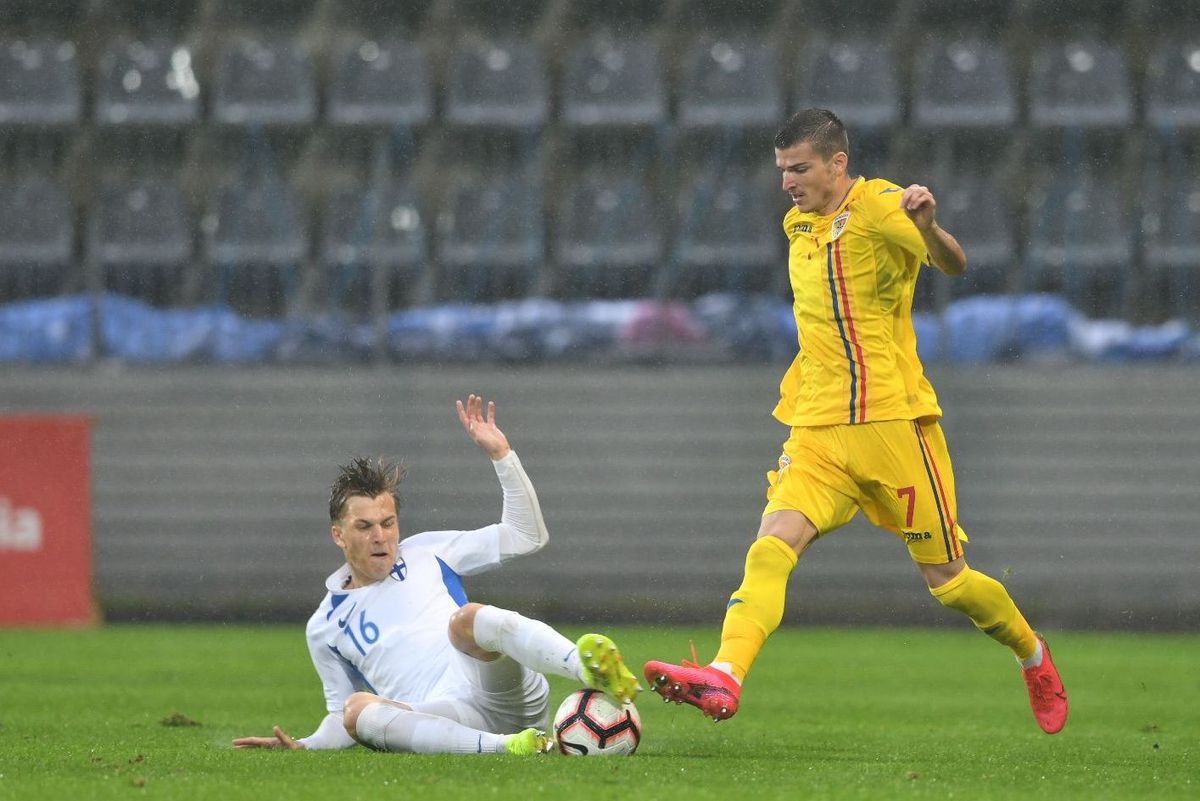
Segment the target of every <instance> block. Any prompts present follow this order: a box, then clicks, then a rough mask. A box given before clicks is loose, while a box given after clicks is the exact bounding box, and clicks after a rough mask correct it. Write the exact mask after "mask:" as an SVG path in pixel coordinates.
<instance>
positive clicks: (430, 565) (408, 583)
mask: <svg viewBox="0 0 1200 801" xmlns="http://www.w3.org/2000/svg"><path fill="white" fill-rule="evenodd" d="M493 465H494V466H495V468H496V474H497V476H498V477H499V478H500V484H501V487H502V489H503V490H504V510H503V513H502V515H501V519H500V523H497V524H493V525H490V526H486V527H484V528H481V529H476V530H474V531H428V532H425V533H423V534H416V535H414V536H411V537H408V538H406V539H404V540H402V541H401V542H400V548H399V550H398V552H397V557H396V564H395V566H394V567H393V568H392V571H391V573H390V574H389V575H388V577H387V578H385V579H383V580H382V581H377V582H375V583H374V584H370V585H368V586H366V587H358V588H355V589H344V587H345V585H346V584H347V583H348V578H349V576H350V568H349V566H348V565H343V566H342V567H341V568H339V569H338V570H337V571H336V572H334V573H333V575H331V576H330V577H329V578H328V579H326V581H325V586H326V589H327V590H328V592H327V593H326V595H325V598H324V600H323V601H321V605H320V606H318V607H317V611H316V612H314V613H313V616H312V617H311V618H310V619H309V621H308V626H307V628H306V630H305V633H306V635H307V638H308V649H309V653H310V654H311V655H312V660H313V664H314V665H315V666H316V669H317V673H318V674H319V675H320V677H321V683H322V684H323V685H324V689H325V708H326V710H327V711H328V712H329V715H328V716H327V719H328V718H332V717H333V716H337V718H338V720H340V715H341V712H342V708H343V705H344V704H345V701H346V699H347V698H348V697H349V696H350V694H351V693H353V692H355V691H356V690H366V691H368V692H372V693H375V694H376V695H380V696H383V697H385V698H391V699H394V700H397V701H405V702H411V703H419V702H422V701H426V700H429V699H431V698H438V697H440V696H445V695H449V694H451V693H452V690H453V689H454V688H458V687H461V686H462V685H463V683H464V682H465V681H466V679H465V677H464V676H463V675H462V673H461V670H460V668H459V667H458V664H457V660H456V659H455V658H454V652H453V648H454V646H452V645H451V644H450V639H449V634H448V632H447V626H448V623H449V619H450V616H451V615H452V614H453V613H454V611H455V610H456V609H458V608H459V607H460V606H462V605H464V604H465V603H467V595H466V591H465V590H464V588H463V583H462V577H463V576H470V575H474V574H477V573H483V572H485V571H487V570H491V569H492V568H495V567H498V566H499V565H500V564H502V563H503V562H505V561H507V560H508V559H509V558H512V557H514V556H518V555H521V554H526V553H532V552H534V551H536V550H538V549H539V548H541V547H542V545H544V544H545V542H546V540H547V534H546V528H545V524H544V523H543V521H542V516H541V510H540V508H539V507H538V502H537V495H536V493H535V492H534V490H533V486H532V484H531V483H530V482H529V478H528V476H526V475H525V471H524V470H523V469H522V467H521V462H520V460H519V459H518V458H517V455H516V453H515V452H510V453H509V454H508V455H507V456H505V457H504V458H503V459H500V460H499V461H496V462H493ZM335 722H336V721H333V720H327V723H328V725H329V726H330V727H331V728H333V730H335V731H336V728H340V724H338V725H337V726H334V723H335ZM325 728H326V723H323V724H322V730H324V729H325ZM322 730H318V732H316V733H314V735H313V736H312V737H309V738H305V740H304V741H303V742H305V744H306V745H308V746H309V747H322V746H324V747H330V746H332V747H339V745H340V746H344V745H349V744H352V741H351V742H340V743H334V742H329V743H328V744H324V743H318V742H317V741H314V739H313V738H314V737H317V736H318V735H320V734H321V733H322ZM318 739H319V740H324V739H325V738H324V737H319V738H318Z"/></svg>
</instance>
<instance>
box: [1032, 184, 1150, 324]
mask: <svg viewBox="0 0 1200 801" xmlns="http://www.w3.org/2000/svg"><path fill="white" fill-rule="evenodd" d="M1041 174H1042V175H1043V178H1042V179H1041V180H1040V181H1039V182H1038V184H1037V185H1036V186H1035V187H1034V188H1033V189H1032V191H1030V192H1029V194H1028V198H1027V207H1026V214H1027V218H1026V228H1027V237H1028V243H1029V244H1028V246H1027V249H1026V253H1025V267H1026V269H1025V286H1026V288H1027V289H1029V290H1034V291H1052V292H1062V293H1064V294H1065V295H1066V297H1067V299H1068V300H1069V301H1070V302H1071V303H1072V304H1074V305H1075V306H1076V307H1078V308H1080V309H1081V310H1083V311H1085V312H1086V313H1087V314H1089V315H1091V316H1101V317H1119V316H1122V315H1123V314H1124V313H1125V311H1126V303H1127V300H1128V297H1127V294H1126V293H1127V291H1128V280H1127V279H1128V277H1129V275H1130V273H1131V272H1132V270H1133V266H1134V265H1133V229H1132V225H1131V222H1130V217H1129V209H1128V208H1127V206H1126V198H1128V197H1129V193H1128V192H1127V191H1125V189H1124V188H1123V187H1122V186H1121V185H1120V184H1119V182H1118V181H1117V180H1116V179H1114V178H1109V177H1101V176H1100V175H1097V174H1094V173H1092V172H1089V171H1087V170H1080V169H1075V170H1061V171H1054V170H1050V169H1047V170H1045V171H1043V172H1042V173H1041Z"/></svg>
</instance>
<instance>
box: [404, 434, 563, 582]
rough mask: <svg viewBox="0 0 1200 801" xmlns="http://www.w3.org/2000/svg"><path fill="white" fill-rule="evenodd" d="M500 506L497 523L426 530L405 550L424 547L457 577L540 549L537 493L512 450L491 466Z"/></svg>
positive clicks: (543, 538) (542, 528)
mask: <svg viewBox="0 0 1200 801" xmlns="http://www.w3.org/2000/svg"><path fill="white" fill-rule="evenodd" d="M492 466H493V468H495V470H496V477H497V478H498V479H499V480H500V489H501V491H502V492H503V495H504V505H503V508H502V510H501V512H500V522H499V523H495V524H493V525H490V526H484V527H483V528H479V529H475V530H474V531H427V532H425V533H423V534H417V535H416V536H413V537H409V538H408V539H407V540H405V541H404V547H406V548H428V549H429V550H430V551H432V552H433V553H434V554H435V555H436V556H437V557H438V558H439V559H441V560H442V561H443V562H444V563H445V564H446V566H447V567H449V568H450V569H451V570H453V571H454V572H455V573H457V574H459V575H460V576H471V575H474V574H476V573H483V572H485V571H487V570H491V569H492V568H494V567H498V566H500V565H501V564H503V563H504V562H506V561H508V560H509V559H512V558H513V557H516V556H523V555H525V554H530V553H533V552H535V551H538V550H540V549H541V548H542V547H543V546H544V545H545V544H546V542H547V541H549V539H550V534H549V532H548V531H547V530H546V522H545V520H544V519H543V518H542V509H541V506H540V504H539V503H538V498H537V492H536V491H535V490H534V488H533V483H532V482H531V481H530V480H529V476H528V475H526V474H525V469H524V468H523V467H522V466H521V460H520V459H519V458H518V457H517V453H516V451H509V453H508V455H507V456H505V457H504V458H503V459H499V460H497V461H495V462H493V463H492Z"/></svg>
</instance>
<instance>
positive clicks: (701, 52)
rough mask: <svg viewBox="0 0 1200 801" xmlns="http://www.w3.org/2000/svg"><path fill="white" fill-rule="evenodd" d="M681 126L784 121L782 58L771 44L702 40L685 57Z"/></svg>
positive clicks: (762, 124) (747, 40)
mask: <svg viewBox="0 0 1200 801" xmlns="http://www.w3.org/2000/svg"><path fill="white" fill-rule="evenodd" d="M682 73H683V75H682V82H681V85H680V89H679V114H678V119H679V124H680V125H681V126H682V127H684V128H685V129H686V128H701V129H708V128H722V129H728V128H769V127H771V126H775V125H777V124H778V123H779V120H780V119H782V118H783V116H784V105H783V85H782V82H781V76H780V66H779V54H778V51H777V50H776V49H775V47H774V46H772V45H771V44H770V43H768V42H763V41H759V40H756V39H752V38H745V37H713V36H702V37H700V38H698V39H696V41H694V42H692V44H691V45H690V46H689V47H688V50H687V53H686V54H685V55H684V57H683V65H682Z"/></svg>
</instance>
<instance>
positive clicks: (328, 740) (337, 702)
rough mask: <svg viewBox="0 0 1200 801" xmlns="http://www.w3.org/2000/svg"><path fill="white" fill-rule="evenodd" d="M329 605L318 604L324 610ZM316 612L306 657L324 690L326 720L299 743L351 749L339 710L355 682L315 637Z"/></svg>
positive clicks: (317, 747)
mask: <svg viewBox="0 0 1200 801" xmlns="http://www.w3.org/2000/svg"><path fill="white" fill-rule="evenodd" d="M327 603H328V602H326V603H324V604H321V607H320V609H324V608H325V606H326V605H327ZM320 609H318V611H317V613H316V615H314V616H313V619H312V620H310V621H309V625H308V628H307V629H306V631H305V636H306V638H307V640H308V654H309V656H310V657H311V658H312V662H313V667H315V668H316V669H317V675H318V676H319V677H320V679H321V687H322V688H323V689H324V691H325V711H326V713H327V714H326V715H325V718H324V719H323V720H322V721H321V725H320V726H318V727H317V730H316V731H314V732H313V733H312V734H310V735H309V736H308V737H302V738H301V739H300V741H299V742H300V743H301V744H303V745H304V747H305V748H310V749H312V750H324V749H331V748H350V747H351V746H353V745H356V743H355V742H354V738H352V737H351V736H350V735H349V734H347V733H346V730H345V729H344V728H343V727H342V725H341V718H342V709H343V708H344V707H345V705H346V699H347V698H349V697H350V695H351V693H353V692H354V690H355V687H354V683H353V682H352V681H351V680H350V675H349V673H347V671H346V666H345V664H344V663H343V662H342V660H341V659H339V658H338V655H337V654H336V653H334V652H333V651H332V650H331V649H330V648H329V646H328V645H327V644H325V642H324V641H323V638H321V637H320V636H318V634H317V631H316V626H314V622H315V621H316V620H317V619H318V616H319V615H320V614H321V611H320Z"/></svg>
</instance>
